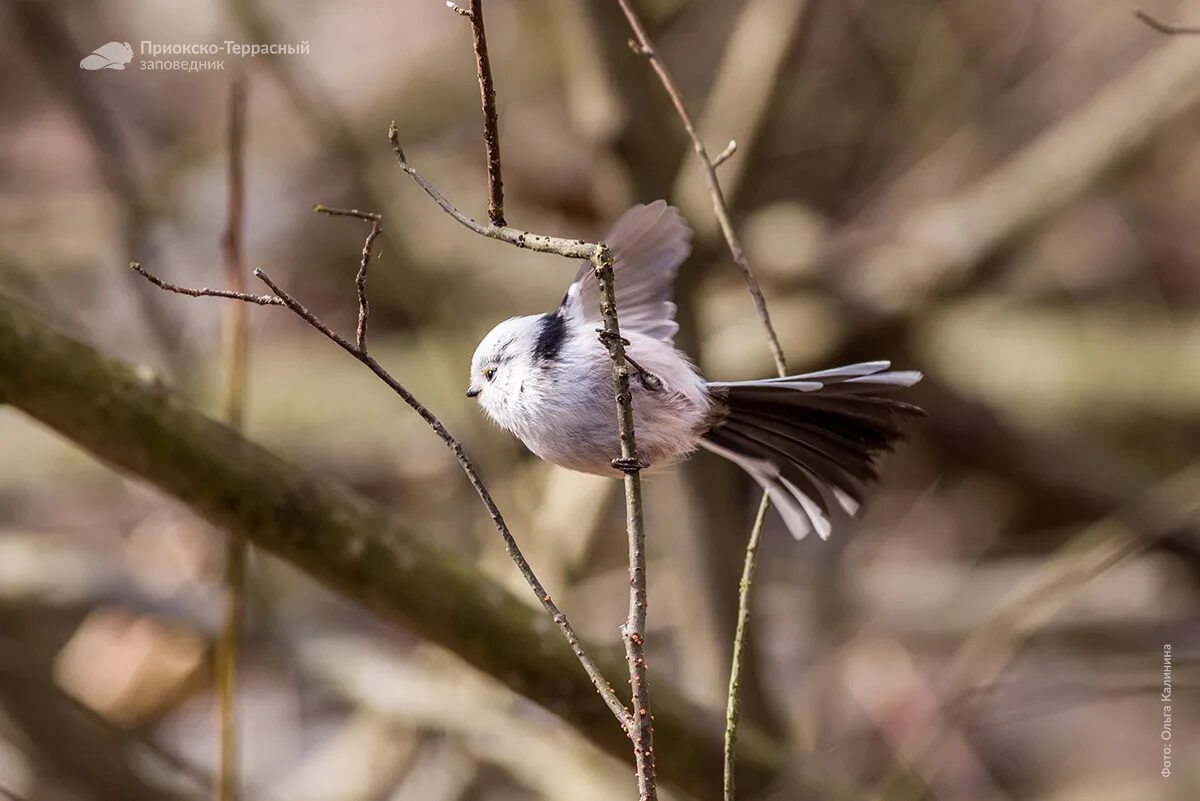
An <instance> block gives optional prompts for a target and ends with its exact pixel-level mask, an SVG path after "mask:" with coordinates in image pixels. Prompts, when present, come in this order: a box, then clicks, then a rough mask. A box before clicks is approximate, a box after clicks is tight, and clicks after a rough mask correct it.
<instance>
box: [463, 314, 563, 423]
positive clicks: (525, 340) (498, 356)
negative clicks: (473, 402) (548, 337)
mask: <svg viewBox="0 0 1200 801" xmlns="http://www.w3.org/2000/svg"><path fill="white" fill-rule="evenodd" d="M550 317H553V315H545V314H540V315H532V316H528V317H512V318H510V319H508V320H505V321H504V322H502V323H500V324H499V325H497V326H496V327H495V328H493V329H492V330H491V331H490V332H489V333H488V335H487V336H485V337H484V338H483V340H482V341H481V342H480V343H479V347H477V348H476V349H475V355H474V356H473V357H471V383H470V386H469V387H468V389H467V397H468V398H476V399H477V400H478V401H479V406H480V408H482V409H483V411H484V414H486V415H487V416H488V417H489V418H491V419H492V421H493V422H495V423H497V424H498V425H500V426H501V427H503V428H506V429H509V430H512V428H513V426H514V425H515V424H516V422H517V420H518V419H519V417H520V413H521V410H522V409H523V408H525V406H527V404H526V402H525V401H526V398H525V397H524V396H525V395H526V394H527V393H528V392H529V391H530V390H531V389H533V388H534V387H533V386H532V385H533V383H535V382H536V381H537V380H538V379H539V377H540V375H541V373H542V371H541V370H540V369H537V364H536V362H538V361H539V360H542V359H544V354H541V353H540V351H539V345H540V344H541V343H542V341H543V340H542V338H543V336H544V333H543V332H544V330H545V328H546V323H545V321H546V319H547V318H550Z"/></svg>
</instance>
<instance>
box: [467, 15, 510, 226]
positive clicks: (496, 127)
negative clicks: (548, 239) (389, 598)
mask: <svg viewBox="0 0 1200 801" xmlns="http://www.w3.org/2000/svg"><path fill="white" fill-rule="evenodd" d="M466 17H467V18H468V19H470V20H471V46H472V49H474V51H475V72H476V73H477V74H478V76H479V102H480V103H481V104H482V105H483V147H484V151H485V152H486V153H487V178H488V219H489V220H491V221H492V225H501V226H502V225H507V223H506V222H505V221H504V179H503V176H502V174H501V172H500V123H499V120H498V119H497V117H496V86H495V84H494V83H493V81H492V64H491V62H490V61H489V60H488V49H487V34H486V33H485V31H484V29H483V1H482V0H471V6H470V9H469V10H468V12H467V14H466Z"/></svg>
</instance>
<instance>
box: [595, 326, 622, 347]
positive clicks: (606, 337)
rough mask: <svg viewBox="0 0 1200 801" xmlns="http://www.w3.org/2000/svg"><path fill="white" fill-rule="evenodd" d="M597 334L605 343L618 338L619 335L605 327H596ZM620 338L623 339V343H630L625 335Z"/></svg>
mask: <svg viewBox="0 0 1200 801" xmlns="http://www.w3.org/2000/svg"><path fill="white" fill-rule="evenodd" d="M596 336H597V337H599V338H600V341H601V342H603V343H604V344H605V345H608V344H610V343H611V342H612V341H613V340H614V339H617V338H618V337H617V335H616V334H614V333H613V332H612V331H605V330H604V329H603V328H597V329H596ZM620 340H621V344H622V345H628V344H629V340H628V339H626V338H625V337H620Z"/></svg>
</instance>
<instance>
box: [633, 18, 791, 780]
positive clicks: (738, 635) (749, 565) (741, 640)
mask: <svg viewBox="0 0 1200 801" xmlns="http://www.w3.org/2000/svg"><path fill="white" fill-rule="evenodd" d="M617 2H618V3H619V4H620V6H621V11H622V12H624V14H625V19H626V20H628V22H629V27H630V28H631V29H632V30H633V35H634V40H633V41H631V42H630V45H631V46H633V48H634V50H635V51H636V52H637V53H639V54H641V55H643V56H645V57H646V59H647V60H648V61H649V62H650V66H651V68H653V70H654V72H655V74H656V75H658V79H659V81H660V82H661V83H662V86H663V89H665V90H666V92H667V95H668V96H669V97H670V98H671V103H672V105H674V106H675V111H676V112H677V113H678V115H679V119H680V121H681V122H682V123H683V127H684V129H685V130H686V131H687V135H688V138H689V139H690V140H691V142H692V150H694V151H695V153H696V156H697V157H698V158H699V159H700V163H701V165H702V166H703V168H704V176H705V179H706V180H707V182H708V194H709V197H710V198H711V200H712V206H713V214H714V215H715V216H716V218H717V224H718V225H719V226H720V228H721V233H722V235H724V237H725V244H726V245H727V246H728V247H729V253H730V255H731V256H732V257H733V261H734V263H736V264H737V266H738V269H739V270H741V273H742V277H743V278H744V279H745V281H746V288H747V290H749V292H750V297H751V298H752V299H753V300H754V308H755V310H756V311H757V312H758V319H759V322H761V323H762V327H763V331H764V333H765V334H766V338H767V346H768V348H769V349H770V351H771V357H772V359H773V360H774V362H775V371H776V373H778V375H779V376H780V377H783V376H785V375H787V360H786V359H785V358H784V355H783V347H782V346H781V345H780V344H779V336H778V335H777V334H776V333H775V327H774V326H773V325H772V324H771V315H770V312H769V311H768V310H767V301H766V299H765V298H764V297H763V294H762V289H760V288H759V285H758V278H757V277H756V276H755V274H754V270H753V269H752V268H751V267H750V260H749V259H748V258H746V253H745V251H744V250H743V248H742V243H741V241H740V240H739V239H738V236H737V233H736V232H735V231H734V230H733V223H732V221H731V220H730V214H729V205H728V203H726V201H725V193H724V192H723V191H722V190H721V182H720V180H719V179H718V178H717V167H719V166H720V165H721V163H723V162H724V161H725V160H726V159H728V158H729V157H730V156H731V155H733V153H734V151H735V150H736V149H737V144H736V143H735V142H732V141H731V142H730V143H729V145H728V146H726V148H725V150H723V151H722V152H721V153H720V155H718V156H717V158H716V160H713V159H711V158H710V157H709V155H708V149H707V148H706V147H705V146H704V140H702V139H701V138H700V134H699V132H698V131H697V130H696V126H695V124H694V123H693V122H692V118H691V115H689V114H688V110H687V106H685V105H684V102H683V95H682V94H680V92H679V87H678V86H676V85H675V81H674V79H673V78H672V77H671V73H670V72H669V71H668V70H667V68H666V65H665V64H663V62H662V59H660V58H659V56H658V51H657V50H655V49H654V45H653V43H652V42H651V41H650V37H649V36H648V35H647V34H646V29H645V27H644V26H643V25H642V22H641V20H640V19H638V16H637V14H635V13H634V11H633V9H632V8H631V7H630V5H629V2H628V0H617ZM770 507H771V502H770V499H769V498H768V497H767V494H766V493H765V492H764V493H763V496H762V501H761V502H760V503H759V508H758V515H757V516H756V517H755V520H754V525H753V527H752V528H751V530H750V538H749V540H748V541H747V543H746V558H745V561H744V563H743V565H742V579H741V581H740V582H739V585H738V613H737V624H736V629H735V631H734V640H733V658H732V660H731V664H730V667H729V696H728V698H727V701H726V709H725V752H724V759H725V763H724V794H725V801H733V799H734V760H735V754H736V751H737V735H738V723H739V719H740V714H741V697H740V696H741V692H740V691H741V678H742V666H743V663H744V661H745V652H746V632H747V631H748V629H749V622H750V589H751V586H752V585H753V581H754V570H755V568H756V567H757V562H758V545H759V541H760V539H761V538H762V529H763V524H764V521H765V520H766V515H767V510H768V509H770Z"/></svg>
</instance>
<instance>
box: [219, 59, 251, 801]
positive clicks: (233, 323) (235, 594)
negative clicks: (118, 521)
mask: <svg viewBox="0 0 1200 801" xmlns="http://www.w3.org/2000/svg"><path fill="white" fill-rule="evenodd" d="M245 149H246V85H245V79H244V78H243V76H241V75H237V76H235V77H234V79H233V82H232V83H231V84H230V87H229V177H228V184H229V201H228V209H227V217H226V222H225V233H224V235H223V236H222V237H221V249H222V250H223V251H224V254H225V280H226V281H228V282H229V285H230V286H231V287H232V288H233V291H235V292H241V291H242V290H243V289H244V286H245V282H244V280H243V274H244V273H243V270H242V217H243V209H244V207H245V183H246V181H245V172H246V171H245ZM224 342H225V347H224V350H225V353H224V364H225V373H226V376H225V399H224V404H223V405H224V407H225V408H224V412H225V421H226V422H227V423H229V425H230V426H232V427H233V428H235V429H240V428H241V427H242V423H243V420H244V418H245V410H246V375H247V363H246V358H247V342H246V307H245V306H243V305H242V304H240V303H235V304H232V305H231V306H229V308H228V309H227V310H226V314H225V336H224ZM246 551H247V545H246V541H245V540H244V539H243V538H242V537H240V536H238V535H236V534H232V533H227V534H226V535H225V575H224V584H225V597H224V606H223V609H222V610H221V633H220V636H219V638H218V640H217V654H216V671H215V673H216V676H215V681H216V693H217V711H218V714H217V718H218V720H217V743H218V747H217V775H216V782H215V783H214V786H213V798H214V799H216V801H233V799H236V798H237V796H238V776H239V770H238V737H237V660H238V643H239V640H240V639H241V633H242V618H243V616H244V614H245V607H246V556H247V554H246Z"/></svg>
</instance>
